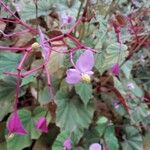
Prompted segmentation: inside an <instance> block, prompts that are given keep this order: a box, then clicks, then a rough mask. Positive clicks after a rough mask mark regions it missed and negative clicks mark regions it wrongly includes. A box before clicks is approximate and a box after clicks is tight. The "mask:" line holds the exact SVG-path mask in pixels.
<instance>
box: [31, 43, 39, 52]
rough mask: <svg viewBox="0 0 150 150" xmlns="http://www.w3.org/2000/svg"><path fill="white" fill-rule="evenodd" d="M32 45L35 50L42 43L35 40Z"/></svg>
mask: <svg viewBox="0 0 150 150" xmlns="http://www.w3.org/2000/svg"><path fill="white" fill-rule="evenodd" d="M31 47H32V49H33V50H36V49H38V48H39V47H40V45H39V43H37V42H35V43H33V44H32V46H31Z"/></svg>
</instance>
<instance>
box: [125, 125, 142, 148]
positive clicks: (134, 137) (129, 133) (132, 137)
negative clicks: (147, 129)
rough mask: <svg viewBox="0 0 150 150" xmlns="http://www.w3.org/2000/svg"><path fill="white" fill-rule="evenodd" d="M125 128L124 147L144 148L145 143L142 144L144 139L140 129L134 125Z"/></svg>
mask: <svg viewBox="0 0 150 150" xmlns="http://www.w3.org/2000/svg"><path fill="white" fill-rule="evenodd" d="M124 130H125V137H124V142H122V149H123V150H143V144H142V142H143V140H142V136H141V135H140V133H139V131H138V130H137V129H136V128H134V127H132V126H126V127H125V128H124Z"/></svg>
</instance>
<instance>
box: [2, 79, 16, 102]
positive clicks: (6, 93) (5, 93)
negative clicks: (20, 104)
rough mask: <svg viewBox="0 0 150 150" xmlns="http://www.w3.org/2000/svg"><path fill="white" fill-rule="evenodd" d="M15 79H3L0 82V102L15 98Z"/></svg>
mask: <svg viewBox="0 0 150 150" xmlns="http://www.w3.org/2000/svg"><path fill="white" fill-rule="evenodd" d="M15 89H16V78H14V77H5V78H3V80H0V101H12V100H13V99H14V96H15Z"/></svg>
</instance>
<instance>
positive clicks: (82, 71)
mask: <svg viewBox="0 0 150 150" xmlns="http://www.w3.org/2000/svg"><path fill="white" fill-rule="evenodd" d="M93 66H94V56H93V52H92V51H91V50H86V51H85V52H84V53H83V54H81V56H80V57H79V59H78V60H77V62H76V64H75V68H74V69H68V70H67V77H66V81H67V83H69V84H76V83H79V82H80V81H84V82H88V83H89V82H90V81H91V77H90V76H91V75H92V74H93V71H91V70H92V68H93Z"/></svg>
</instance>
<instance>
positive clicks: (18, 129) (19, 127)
mask: <svg viewBox="0 0 150 150" xmlns="http://www.w3.org/2000/svg"><path fill="white" fill-rule="evenodd" d="M7 129H8V131H9V134H20V135H25V134H27V131H26V130H25V128H24V127H23V124H22V122H21V120H20V118H19V115H18V113H17V111H15V112H13V114H12V115H11V116H10V118H9V120H8V122H7Z"/></svg>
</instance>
